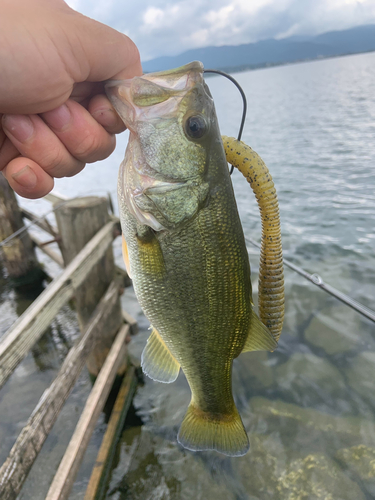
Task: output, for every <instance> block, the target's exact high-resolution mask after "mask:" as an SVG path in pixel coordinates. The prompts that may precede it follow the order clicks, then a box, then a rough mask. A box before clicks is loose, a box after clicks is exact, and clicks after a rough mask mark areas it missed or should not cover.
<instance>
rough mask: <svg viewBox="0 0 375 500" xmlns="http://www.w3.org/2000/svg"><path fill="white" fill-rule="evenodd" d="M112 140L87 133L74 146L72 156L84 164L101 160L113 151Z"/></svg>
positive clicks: (104, 136) (107, 136)
mask: <svg viewBox="0 0 375 500" xmlns="http://www.w3.org/2000/svg"><path fill="white" fill-rule="evenodd" d="M113 142H114V140H113V139H112V137H111V136H109V135H107V134H106V135H103V134H98V133H97V134H91V133H87V134H86V135H85V136H84V137H83V138H82V140H81V141H79V143H78V144H77V145H76V147H75V149H74V151H72V154H73V155H74V156H75V157H76V158H78V159H80V160H82V161H85V162H86V163H90V162H94V161H98V160H102V159H104V158H106V157H107V156H109V155H110V154H111V153H112V151H113V150H114V147H115V144H113Z"/></svg>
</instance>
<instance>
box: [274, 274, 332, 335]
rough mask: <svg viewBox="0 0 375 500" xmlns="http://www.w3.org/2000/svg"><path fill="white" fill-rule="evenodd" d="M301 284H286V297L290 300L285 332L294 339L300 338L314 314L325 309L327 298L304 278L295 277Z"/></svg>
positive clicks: (287, 303) (284, 327)
mask: <svg viewBox="0 0 375 500" xmlns="http://www.w3.org/2000/svg"><path fill="white" fill-rule="evenodd" d="M294 279H295V280H298V281H301V283H299V282H298V283H289V282H288V281H286V283H285V296H286V297H287V298H288V300H287V302H286V308H285V316H284V326H283V330H284V331H285V332H286V333H288V334H289V335H291V336H293V337H298V336H299V335H300V334H301V333H302V332H303V329H304V326H305V325H306V324H307V322H308V321H309V319H310V317H311V315H312V314H315V313H316V312H317V311H319V310H320V309H322V307H324V304H325V303H326V301H327V297H326V295H325V294H324V293H322V292H321V290H318V289H316V288H315V287H314V286H313V285H311V283H309V282H307V281H303V278H301V277H299V276H295V278H294Z"/></svg>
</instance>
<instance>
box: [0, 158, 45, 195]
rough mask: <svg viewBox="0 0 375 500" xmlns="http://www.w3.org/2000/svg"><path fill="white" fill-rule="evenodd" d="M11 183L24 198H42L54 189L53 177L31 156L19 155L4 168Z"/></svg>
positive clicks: (4, 172)
mask: <svg viewBox="0 0 375 500" xmlns="http://www.w3.org/2000/svg"><path fill="white" fill-rule="evenodd" d="M3 174H4V175H5V177H6V179H7V181H8V182H9V185H10V187H11V188H12V189H14V191H15V192H16V193H18V194H19V195H20V196H23V197H24V198H31V199H35V198H42V196H45V195H46V194H47V193H49V192H50V191H51V190H52V189H53V184H54V181H53V178H52V177H51V176H50V175H48V174H47V172H45V170H44V169H43V168H42V167H41V166H40V165H38V164H37V163H35V162H34V161H32V160H31V159H30V158H23V157H18V158H15V159H14V160H12V161H11V162H9V163H8V165H7V166H6V167H5V168H4V169H3Z"/></svg>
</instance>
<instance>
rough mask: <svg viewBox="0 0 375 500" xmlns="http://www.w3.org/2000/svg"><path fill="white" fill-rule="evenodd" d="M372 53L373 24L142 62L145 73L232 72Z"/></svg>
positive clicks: (374, 31) (373, 42)
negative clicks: (200, 68) (190, 68)
mask: <svg viewBox="0 0 375 500" xmlns="http://www.w3.org/2000/svg"><path fill="white" fill-rule="evenodd" d="M370 51H375V25H373V24H371V25H366V26H358V27H356V28H351V29H348V30H342V31H330V32H327V33H322V34H321V35H317V36H312V37H309V36H291V37H289V38H283V39H281V40H275V39H273V38H270V39H268V40H260V41H259V42H256V43H247V44H244V45H223V46H221V47H204V48H201V49H193V50H188V51H187V52H184V53H183V54H180V55H178V56H167V57H158V58H156V59H152V60H150V61H146V62H144V63H143V69H144V71H145V72H151V71H159V70H164V69H171V68H176V67H178V66H182V65H183V64H186V63H188V62H190V61H196V60H198V61H202V62H203V64H204V66H205V67H206V68H216V69H224V70H236V69H246V68H256V67H262V66H267V65H276V64H283V63H291V62H296V61H304V60H310V59H318V58H324V57H332V56H340V55H345V54H355V53H358V52H370Z"/></svg>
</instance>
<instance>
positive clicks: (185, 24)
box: [68, 0, 375, 60]
mask: <svg viewBox="0 0 375 500" xmlns="http://www.w3.org/2000/svg"><path fill="white" fill-rule="evenodd" d="M68 3H69V5H71V6H72V7H73V8H75V9H76V10H78V11H79V12H82V13H83V14H86V15H88V16H90V17H93V18H94V19H97V20H98V21H101V22H103V23H105V24H108V25H110V26H112V27H113V28H115V29H117V30H119V31H122V32H123V33H125V34H127V35H128V36H130V37H131V38H132V39H133V40H134V41H135V43H136V44H137V45H138V47H139V49H140V52H141V57H142V59H143V60H147V59H151V58H154V57H158V56H161V55H176V54H179V53H181V52H184V51H185V50H189V49H192V48H196V47H204V46H208V45H238V44H241V43H250V42H255V41H257V40H261V39H265V38H282V37H285V36H290V35H314V34H318V33H323V32H325V31H330V30H336V29H345V28H349V27H352V26H358V25H360V24H371V23H375V0H215V1H214V0H174V1H172V0H137V1H136V2H133V1H129V0H128V1H125V0H107V1H106V2H103V1H102V0H68Z"/></svg>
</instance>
